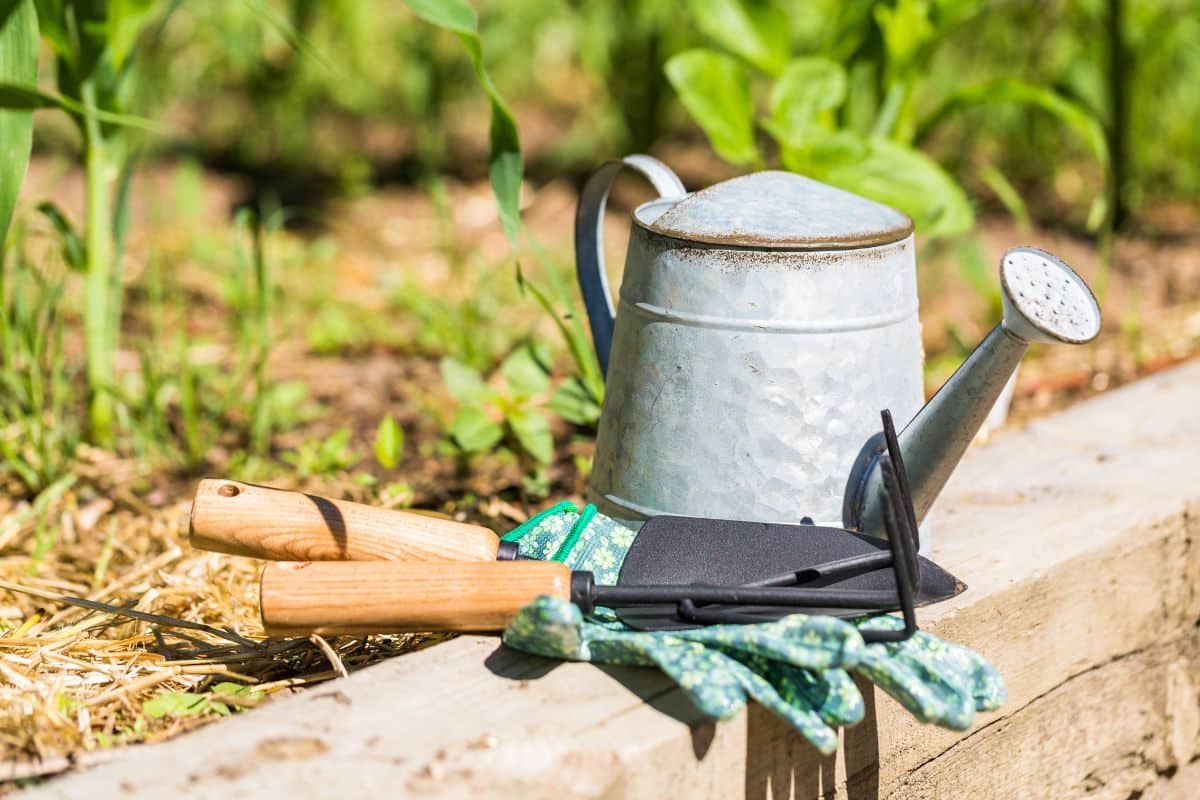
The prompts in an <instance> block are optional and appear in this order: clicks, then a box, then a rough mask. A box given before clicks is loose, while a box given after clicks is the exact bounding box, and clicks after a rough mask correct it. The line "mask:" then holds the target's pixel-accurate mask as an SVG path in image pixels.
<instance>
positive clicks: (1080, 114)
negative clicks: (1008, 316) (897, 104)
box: [913, 78, 1110, 230]
mask: <svg viewBox="0 0 1200 800" xmlns="http://www.w3.org/2000/svg"><path fill="white" fill-rule="evenodd" d="M997 102H999V103H1004V102H1008V103H1023V104H1025V105H1028V106H1033V107H1034V108H1038V109H1041V110H1042V111H1045V112H1046V113H1048V114H1051V115H1052V116H1054V117H1056V118H1057V119H1058V120H1059V121H1060V122H1062V123H1063V124H1064V125H1066V126H1067V127H1068V128H1069V129H1071V130H1072V131H1074V132H1075V134H1076V135H1077V136H1079V137H1080V138H1081V139H1083V141H1084V143H1085V144H1086V145H1087V147H1088V149H1089V150H1090V151H1091V153H1092V155H1093V156H1094V157H1095V159H1096V162H1097V163H1098V164H1099V165H1100V168H1101V169H1102V170H1104V172H1105V173H1106V174H1107V172H1108V168H1109V158H1110V156H1109V152H1108V140H1107V138H1106V137H1105V135H1104V126H1103V125H1101V124H1100V120H1098V119H1097V118H1096V116H1095V115H1094V114H1092V113H1091V112H1090V111H1088V110H1087V109H1086V108H1084V107H1083V106H1082V105H1080V104H1079V103H1076V102H1074V101H1073V100H1068V99H1067V98H1066V97H1063V96H1062V95H1061V94H1059V93H1058V92H1056V91H1054V90H1053V89H1048V88H1046V87H1044V86H1037V85H1035V84H1032V83H1028V82H1026V81H1022V80H1018V79H1016V78H997V79H995V80H990V81H984V82H983V83H976V84H971V85H970V86H964V87H962V88H960V89H957V90H956V91H954V92H953V93H951V94H950V96H949V97H947V98H946V99H945V100H944V101H943V102H942V104H941V105H940V106H938V108H937V109H935V110H934V111H933V113H932V114H930V115H929V116H928V117H926V118H925V119H924V120H923V121H922V122H921V124H920V125H918V126H917V132H916V135H915V136H914V137H913V140H914V141H915V142H916V143H917V144H920V143H922V142H924V141H925V139H926V138H928V136H929V135H930V134H931V133H933V131H934V130H935V129H936V128H937V127H938V126H939V125H940V124H941V123H942V122H944V121H945V120H946V119H947V118H948V117H950V116H952V115H953V114H956V113H958V112H960V111H963V110H965V109H968V108H971V107H973V106H979V105H983V104H985V103H997ZM1106 214H1107V199H1106V197H1105V195H1104V194H1103V193H1101V194H1100V195H1098V196H1097V197H1096V199H1095V201H1094V202H1093V203H1092V208H1091V210H1090V211H1089V213H1088V226H1089V228H1091V229H1092V230H1095V229H1096V228H1098V227H1099V225H1100V223H1101V222H1102V221H1103V219H1104V218H1105V216H1106Z"/></svg>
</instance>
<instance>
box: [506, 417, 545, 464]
mask: <svg viewBox="0 0 1200 800" xmlns="http://www.w3.org/2000/svg"><path fill="white" fill-rule="evenodd" d="M508 424H509V427H511V428H512V432H513V435H514V436H516V437H517V441H518V442H520V443H521V447H522V448H524V450H525V452H527V453H529V455H531V456H533V458H534V460H535V461H537V462H538V463H539V464H549V463H550V461H551V460H552V459H553V458H554V437H553V436H551V435H550V421H549V420H547V419H546V416H545V415H544V414H542V412H541V411H539V410H537V409H536V408H521V409H518V410H516V411H513V412H511V413H510V414H509V415H508Z"/></svg>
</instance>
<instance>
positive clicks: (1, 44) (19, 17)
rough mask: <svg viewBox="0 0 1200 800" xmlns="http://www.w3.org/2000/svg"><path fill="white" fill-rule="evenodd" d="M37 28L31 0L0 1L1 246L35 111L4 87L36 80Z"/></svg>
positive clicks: (25, 164) (26, 159)
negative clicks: (21, 104) (10, 99)
mask: <svg viewBox="0 0 1200 800" xmlns="http://www.w3.org/2000/svg"><path fill="white" fill-rule="evenodd" d="M37 56H38V28H37V14H36V12H35V10H34V7H33V1H32V0H20V2H12V0H4V1H3V2H0V248H3V247H4V240H5V238H6V236H7V234H8V224H9V221H10V220H11V219H12V213H13V208H14V207H15V206H16V203H17V193H18V192H19V191H20V189H21V181H22V180H23V179H24V177H25V170H26V168H27V167H28V166H29V151H30V148H31V146H32V144H33V114H32V112H31V111H29V110H27V109H22V108H12V106H15V105H17V104H16V103H13V102H5V100H6V99H7V98H6V97H5V87H10V86H32V85H34V84H35V83H36V82H37Z"/></svg>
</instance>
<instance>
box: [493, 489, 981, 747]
mask: <svg viewBox="0 0 1200 800" xmlns="http://www.w3.org/2000/svg"><path fill="white" fill-rule="evenodd" d="M635 537H636V534H635V533H634V532H633V531H631V530H630V529H629V528H626V527H624V526H623V525H621V524H619V523H617V522H616V521H615V520H612V519H610V518H608V517H605V516H603V515H599V514H596V512H595V507H594V506H591V505H588V506H586V507H585V508H584V509H583V511H582V512H580V511H578V510H577V509H576V507H575V506H574V505H573V504H570V503H560V504H559V505H558V506H555V507H554V508H551V509H549V510H547V511H545V512H543V513H542V514H539V515H537V516H536V517H534V518H532V519H530V521H529V522H527V523H526V524H525V525H522V526H521V527H519V528H517V529H516V530H514V531H512V532H511V533H509V534H507V535H506V536H505V537H504V538H505V539H506V540H509V541H519V542H520V545H519V546H520V548H521V552H522V553H523V554H524V555H527V556H532V557H536V558H543V559H551V560H558V561H563V562H564V563H566V564H567V566H569V567H571V568H572V569H576V570H587V571H591V572H593V574H594V576H595V579H596V582H597V583H603V584H615V583H616V582H617V579H618V577H619V575H620V571H621V565H622V563H623V561H624V558H625V553H626V552H627V551H628V549H629V547H630V546H631V545H632V544H633V540H634V538H635ZM543 599H545V598H543ZM558 602H560V603H563V604H565V605H570V604H568V603H565V601H558ZM576 612H578V609H576ZM557 613H558V614H559V615H558V616H557V617H555V618H554V619H555V620H556V621H557V622H558V623H562V622H566V623H567V624H568V625H569V626H570V625H574V623H573V617H571V618H568V616H567V615H565V613H563V612H557ZM518 619H519V620H522V619H523V618H520V617H519V618H518ZM812 619H819V618H812V617H807V616H806V615H803V614H794V615H790V616H789V617H785V618H784V619H781V620H778V621H776V622H771V623H761V624H758V625H731V626H712V627H710V628H699V629H694V630H689V631H670V632H669V633H667V632H653V633H639V632H636V631H632V629H630V628H628V627H627V626H625V625H623V624H621V623H620V622H619V621H617V619H616V615H615V614H613V613H612V611H611V610H609V609H604V608H597V609H596V610H595V612H594V614H593V616H592V618H591V619H590V620H588V621H586V622H584V621H583V620H582V617H581V616H580V623H579V624H580V626H581V627H580V632H579V633H578V634H576V639H575V640H562V641H583V640H586V639H587V638H588V636H589V635H592V634H591V633H590V632H591V630H592V628H591V626H592V625H603V626H604V629H605V630H607V631H608V632H609V635H610V637H611V636H612V635H615V634H616V633H617V632H623V633H624V634H625V635H630V634H634V635H641V636H652V637H664V638H665V637H672V638H675V639H682V640H686V641H690V642H693V643H700V644H705V645H706V646H709V647H712V648H716V649H718V650H720V651H721V652H722V653H723V654H724V655H726V656H727V657H730V658H733V659H735V660H736V661H738V663H739V664H741V666H743V667H745V668H747V669H748V670H749V671H750V674H751V675H753V676H755V677H757V678H761V679H762V680H763V681H765V683H766V684H767V686H769V687H771V689H770V690H766V689H764V690H763V691H760V694H762V695H763V696H764V697H766V698H767V700H766V701H765V702H763V704H764V705H767V706H768V707H773V706H772V703H774V704H775V706H778V700H781V699H783V698H787V699H788V700H790V701H793V705H792V706H791V708H792V709H795V707H796V706H795V705H794V702H795V701H799V700H801V699H805V700H807V702H808V711H810V712H811V713H812V714H816V715H817V716H818V717H819V718H821V719H822V720H823V721H824V722H827V723H828V724H829V725H838V724H852V723H851V721H850V720H852V719H853V720H854V721H857V719H855V713H856V712H855V709H856V708H860V707H861V698H858V702H857V703H855V702H853V700H852V699H850V697H849V694H848V692H847V690H846V688H845V687H846V686H847V685H849V686H851V688H852V683H850V684H848V683H847V682H848V681H849V678H848V676H845V674H844V672H843V673H841V674H840V675H838V676H837V677H833V678H831V677H829V675H830V674H832V671H839V672H840V671H841V670H843V669H849V668H853V669H854V671H855V672H857V673H859V674H860V675H862V676H863V677H865V678H867V679H868V680H870V681H871V682H872V683H875V684H876V685H878V686H879V687H880V688H881V689H883V691H884V692H886V693H887V694H888V695H890V696H891V697H893V698H894V699H895V700H896V701H897V702H899V703H900V704H901V705H902V706H904V707H905V708H906V709H908V711H909V712H910V713H912V714H913V716H915V717H916V718H917V719H919V720H921V721H922V722H930V723H934V724H938V725H941V726H944V727H948V728H952V729H955V730H961V729H964V728H966V727H969V726H970V724H971V722H972V721H973V719H974V714H975V712H976V711H990V710H994V709H996V708H998V707H999V706H1000V705H1001V704H1002V703H1003V702H1004V699H1005V690H1004V684H1003V681H1002V680H1001V678H1000V676H999V674H998V673H997V672H996V671H995V669H994V668H993V667H992V666H991V665H990V664H988V663H987V662H986V661H985V660H984V659H983V658H982V657H981V656H979V655H978V654H976V653H975V652H974V651H972V650H970V649H968V648H965V647H962V646H960V645H956V644H953V643H950V642H945V641H943V640H941V639H939V638H938V637H936V636H933V635H932V634H929V633H926V632H924V631H918V632H917V633H915V634H914V635H913V636H912V637H910V638H909V639H907V640H906V641H903V642H895V643H875V644H870V645H863V646H862V647H856V646H854V645H850V644H847V643H846V642H848V641H849V639H848V638H835V639H833V640H830V642H828V643H826V644H824V645H823V646H822V645H816V646H815V651H821V650H822V647H824V651H825V652H826V653H827V654H828V653H832V652H834V651H836V652H838V653H839V655H838V656H837V657H836V660H837V666H834V665H833V663H832V661H831V663H830V665H829V666H827V667H824V668H822V667H819V666H817V665H816V664H815V663H814V662H813V661H812V660H809V659H811V658H812V657H813V655H814V651H809V652H807V653H804V654H803V655H801V654H798V653H797V652H796V650H795V649H794V642H789V641H788V639H789V637H788V634H789V633H791V634H793V635H795V634H798V633H799V634H801V635H810V636H811V635H817V636H820V635H822V634H824V635H828V634H829V633H830V630H829V629H819V630H820V632H818V630H817V629H812V628H809V627H808V625H807V622H806V621H808V620H812ZM540 621H541V618H540V617H538V616H537V614H533V613H531V616H530V617H529V618H528V619H523V622H522V626H521V627H522V629H518V630H516V631H514V629H513V627H512V626H510V629H509V632H506V634H505V641H506V642H508V643H509V644H510V645H511V646H513V647H516V648H517V649H526V650H529V651H530V652H539V653H540V654H542V655H551V656H553V657H558V658H568V659H574V660H590V659H588V655H580V654H581V653H587V654H590V653H591V648H587V649H583V650H579V649H571V648H569V647H561V646H560V647H543V649H541V650H539V649H537V648H538V647H539V645H538V644H537V643H534V642H533V637H532V635H531V632H530V628H536V627H537V625H538V624H539V622H540ZM834 622H837V621H836V620H834ZM514 624H515V621H514ZM843 624H847V623H843ZM854 624H855V625H857V626H860V627H861V628H862V629H863V630H882V629H899V628H902V627H903V622H902V621H901V620H899V619H897V618H896V617H891V616H877V617H870V618H864V619H860V620H856V621H855V622H854ZM584 626H586V627H587V631H588V633H587V634H585V633H584ZM771 626H776V627H774V628H772V627H771ZM726 629H739V630H740V631H741V633H739V634H737V636H735V637H734V638H733V639H732V641H733V642H735V643H736V644H729V643H726V642H722V641H721V640H722V638H723V637H724V636H725V634H724V633H723V630H726ZM764 629H769V630H764ZM710 631H717V633H710ZM837 636H841V637H844V634H838V635H837ZM510 639H511V641H510ZM602 652H606V653H607V652H608V651H604V650H603V649H602ZM855 652H857V653H860V655H859V657H858V660H857V661H854V662H852V661H851V659H852V657H853V653H855ZM563 653H566V654H565V655H564V654H563ZM797 660H798V661H799V662H800V663H796V662H797ZM608 663H631V662H608ZM642 663H646V662H642ZM648 663H652V664H658V662H656V661H653V660H651V661H650V662H648ZM659 666H661V665H659ZM821 669H825V670H826V671H827V672H826V673H824V674H821V675H816V674H815V673H814V672H813V670H821ZM664 671H667V672H668V674H671V673H670V672H669V671H668V670H667V669H664ZM672 677H674V676H672ZM843 679H844V680H843ZM693 683H694V681H693ZM739 683H740V684H741V685H742V686H743V687H746V686H747V685H749V684H754V685H757V684H756V682H755V681H753V680H752V679H750V678H747V679H746V680H742V681H739ZM685 691H688V690H687V689H686V687H685ZM747 691H748V692H749V694H750V696H754V697H756V699H759V698H758V695H756V694H754V692H753V691H749V690H747ZM855 694H857V693H855ZM689 696H691V697H693V699H694V700H697V697H696V696H695V694H694V693H693V692H689ZM705 702H706V701H704V700H697V705H698V706H699V707H700V708H701V710H702V711H705V713H708V711H709V710H713V711H714V712H715V711H716V710H717V708H718V705H716V704H712V705H704V703H705ZM741 702H742V703H744V695H743V696H742V700H741ZM735 703H736V700H735ZM737 707H738V708H740V705H737ZM734 710H736V709H734ZM773 710H776V712H777V713H780V714H781V716H784V718H785V719H788V720H789V722H790V721H792V720H791V719H790V718H789V716H788V713H787V712H786V710H785V709H781V708H778V707H774V708H773ZM729 713H732V711H730V712H729ZM857 715H858V717H861V711H858V712H857ZM710 716H715V717H718V718H724V717H723V715H722V714H720V713H712V714H710ZM804 719H805V720H808V719H810V718H809V717H807V716H806V717H804ZM839 719H842V720H846V721H844V722H837V721H835V720H839ZM793 724H795V723H793ZM797 728H798V729H799V726H797ZM801 732H802V733H805V735H809V733H810V732H811V733H813V735H811V736H809V738H810V740H814V744H817V746H818V748H819V749H820V748H821V747H822V745H821V744H818V742H817V741H816V739H820V740H821V741H823V742H827V741H828V737H827V736H825V733H826V732H824V731H820V732H818V731H817V729H815V728H813V727H812V726H810V727H809V728H808V729H807V730H801ZM814 737H816V739H814Z"/></svg>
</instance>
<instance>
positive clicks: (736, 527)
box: [616, 411, 966, 640]
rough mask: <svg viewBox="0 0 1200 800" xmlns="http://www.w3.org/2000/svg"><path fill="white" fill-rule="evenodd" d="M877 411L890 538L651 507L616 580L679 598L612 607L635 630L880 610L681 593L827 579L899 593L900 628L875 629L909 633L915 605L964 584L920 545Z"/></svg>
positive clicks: (895, 453)
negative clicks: (725, 601) (721, 601)
mask: <svg viewBox="0 0 1200 800" xmlns="http://www.w3.org/2000/svg"><path fill="white" fill-rule="evenodd" d="M882 418H883V419H882V422H883V437H884V440H885V442H886V444H887V450H888V454H887V455H886V456H885V457H884V458H883V460H882V462H881V465H880V468H881V470H882V472H883V478H884V481H883V483H884V486H883V490H882V492H881V494H883V495H884V496H883V498H882V501H883V506H884V509H885V523H886V526H887V530H888V534H889V538H888V540H886V541H884V540H881V539H878V538H876V537H871V536H865V535H863V534H859V533H856V532H853V531H848V530H845V529H843V528H833V527H824V526H818V525H810V524H801V525H791V524H780V523H763V522H744V521H734V520H718V519H705V518H695V517H668V516H663V517H655V518H653V519H650V520H648V521H647V522H646V523H645V524H644V525H643V526H642V529H641V531H640V532H639V533H638V536H637V538H636V539H635V540H634V543H633V546H632V547H631V548H630V549H629V552H628V553H627V554H626V556H625V562H624V565H623V567H622V569H621V574H620V578H619V580H618V582H617V585H618V586H621V587H624V586H629V587H633V586H640V587H650V586H673V587H677V588H678V589H679V590H680V599H679V600H678V601H677V602H672V603H659V604H639V605H629V606H624V607H619V608H617V609H616V611H617V615H618V617H619V618H620V619H621V621H622V622H624V623H625V624H627V625H629V626H631V627H634V628H638V629H642V630H664V629H683V628H691V627H695V626H697V625H705V624H714V623H719V622H720V623H753V622H764V621H768V620H771V619H778V618H780V617H783V616H785V615H787V614H791V613H796V612H799V611H803V612H804V613H808V614H826V615H831V616H837V617H860V616H864V615H866V614H869V613H878V611H877V610H873V609H871V610H869V609H867V608H865V607H863V606H857V607H840V606H836V605H830V606H820V605H805V606H802V607H801V606H798V605H795V604H782V605H771V606H729V605H724V606H717V605H707V606H706V605H702V604H700V603H697V602H695V601H694V599H692V598H688V597H687V596H686V588H687V586H688V585H691V586H697V587H699V586H704V587H795V588H796V589H804V590H813V589H822V588H825V589H831V590H850V591H867V592H872V591H874V592H882V593H890V594H891V596H894V597H895V598H896V603H895V604H894V608H895V609H898V610H901V611H903V613H904V620H905V629H904V630H903V631H894V632H879V633H880V635H879V636H876V637H875V639H876V640H896V639H902V638H906V637H907V636H909V635H911V633H912V632H913V631H915V630H916V617H915V613H914V611H913V609H914V607H915V606H921V605H928V604H930V603H936V602H939V601H941V600H946V599H949V598H950V597H953V596H955V595H957V594H959V593H960V592H962V591H963V590H964V589H965V588H966V586H965V585H964V584H963V583H962V581H960V580H958V579H957V578H955V577H954V576H953V575H951V574H950V573H949V572H947V571H946V570H944V569H942V568H941V567H939V566H938V565H937V564H935V563H933V562H932V561H930V560H928V559H926V558H923V557H921V556H919V555H918V554H917V547H918V545H919V539H918V533H917V526H916V523H915V519H914V513H913V508H912V501H911V497H910V495H909V493H908V483H907V476H906V475H905V474H904V465H903V461H902V460H901V455H900V448H899V445H898V443H897V439H896V431H895V427H894V426H893V425H892V419H891V415H890V414H889V413H888V412H887V411H884V412H883V414H882Z"/></svg>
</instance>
